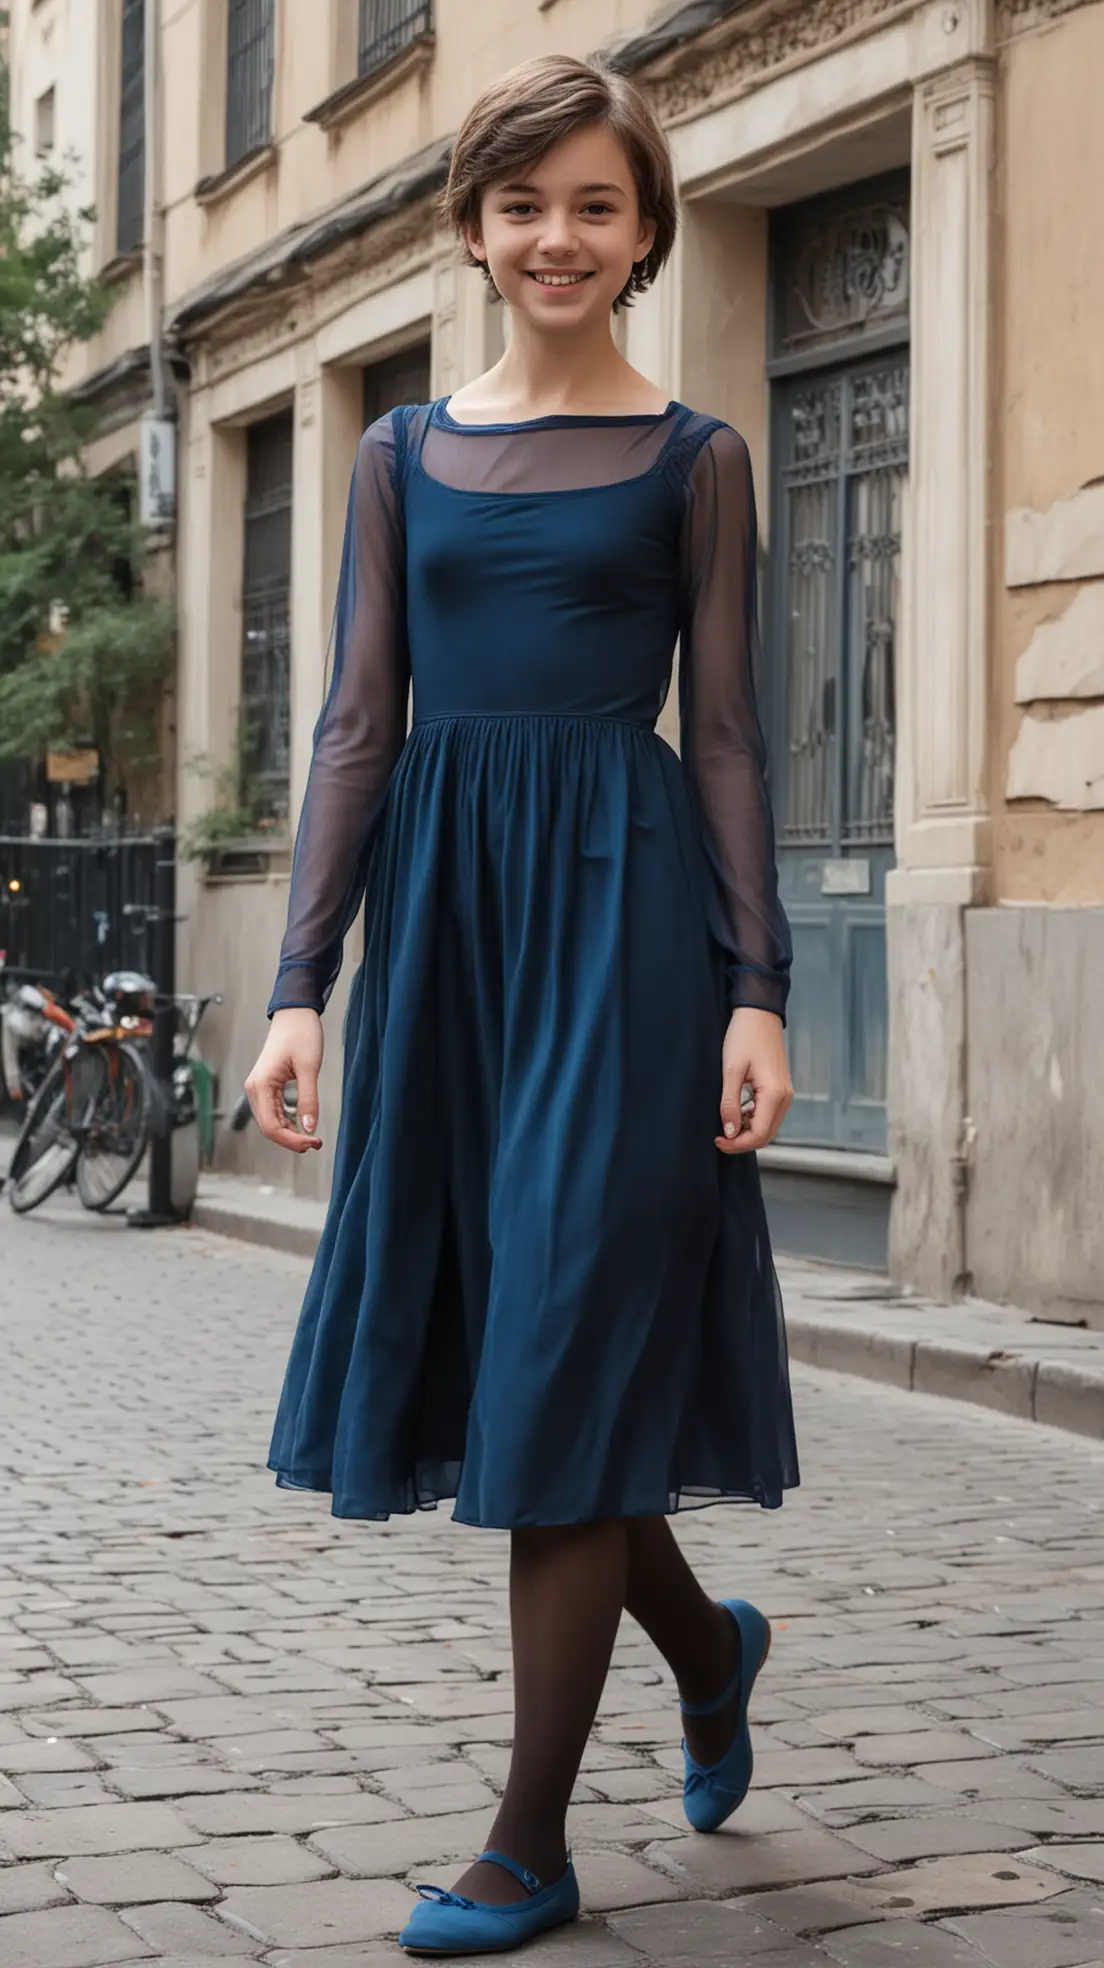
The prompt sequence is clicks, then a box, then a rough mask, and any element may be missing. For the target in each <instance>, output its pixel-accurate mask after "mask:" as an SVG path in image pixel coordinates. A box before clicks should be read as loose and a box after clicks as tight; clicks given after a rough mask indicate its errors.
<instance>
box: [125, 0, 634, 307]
mask: <svg viewBox="0 0 1104 1968" xmlns="http://www.w3.org/2000/svg"><path fill="white" fill-rule="evenodd" d="M651 11H652V9H651V8H650V6H649V5H648V4H647V0H556V4H555V5H553V6H548V7H541V6H539V5H538V4H537V0H526V4H525V5H521V6H519V5H518V0H479V4H478V6H473V5H472V4H471V0H437V5H436V21H435V31H436V42H437V45H436V52H435V57H434V59H433V60H432V62H429V63H427V64H426V65H425V66H423V67H421V68H418V69H417V70H416V71H415V72H414V73H413V74H411V75H409V76H407V77H406V78H405V79H404V80H401V81H399V82H397V83H396V84H395V85H394V86H390V87H387V88H385V89H383V90H382V92H381V93H380V94H378V95H377V96H376V97H374V99H373V100H372V101H371V103H369V104H367V105H366V106H365V107H364V108H363V109H361V110H359V111H358V112H357V113H356V114H354V115H352V116H350V117H349V118H348V120H347V121H344V122H343V123H342V124H341V125H340V127H338V128H336V129H334V130H332V131H327V130H325V129H323V128H321V126H320V125H318V124H317V123H309V122H305V121H304V118H305V116H306V114H307V112H308V111H310V110H312V109H315V108H316V107H317V106H318V105H319V104H320V103H321V102H323V101H324V99H325V98H326V97H328V96H329V95H330V94H331V93H332V92H333V90H335V89H336V88H337V87H338V86H339V85H340V84H342V83H344V82H346V81H349V80H351V78H352V70H351V69H349V68H347V67H345V66H343V65H342V64H341V63H340V62H339V60H338V55H337V50H338V49H339V48H340V47H341V46H342V45H344V46H345V47H349V46H350V45H351V42H350V38H349V37H350V33H351V30H352V24H353V22H354V19H355V14H356V4H355V0H310V4H309V5H293V6H287V5H284V6H281V7H279V8H278V9H277V51H276V87H275V91H274V95H273V106H272V124H273V149H274V153H275V154H274V158H273V161H272V164H271V167H270V168H269V169H267V170H264V171H262V172H261V173H260V174H259V175H257V176H255V177H253V178H252V179H251V180H250V181H249V182H248V183H247V184H244V185H242V186H241V187H240V188H239V189H236V190H234V191H233V192H231V193H230V194H229V195H228V196H227V197H226V198H225V199H220V200H218V202H216V203H214V204H208V205H206V206H204V205H201V204H198V203H197V202H196V200H195V198H194V195H193V194H194V190H195V186H196V183H197V182H198V180H199V179H200V178H202V177H204V176H206V175H209V174H212V173H215V172H217V171H218V170H220V169H221V168H222V163H223V159H222V157H221V156H220V154H219V146H220V142H221V133H222V104H221V102H220V101H219V99H218V88H217V83H215V82H214V81H213V79H212V78H213V77H214V76H215V73H216V70H217V68H218V64H219V60H220V53H221V47H222V37H223V34H224V19H225V16H224V10H223V7H222V6H221V5H220V4H219V0H184V4H179V0H174V4H172V5H168V4H166V5H165V6H164V11H163V20H164V64H165V74H166V76H167V77H170V78H171V87H169V88H168V89H167V90H166V103H165V169H166V175H165V201H166V208H167V210H166V269H167V299H168V300H169V302H170V304H171V302H172V301H173V300H174V299H176V298H178V297H179V296H180V295H181V294H184V293H186V292H188V291H189V290H190V289H191V288H192V287H194V286H196V285H197V284H198V283H199V282H200V281H201V280H202V279H204V278H205V277H206V275H207V274H208V273H210V272H211V271H213V270H214V268H216V267H218V266H222V265H225V264H226V263H227V262H228V261H230V260H233V259H237V258H239V257H240V256H241V255H242V254H244V253H247V252H249V251H250V250H251V249H252V248H254V247H257V246H260V245H262V244H263V243H264V242H265V241H267V240H269V239H271V238H273V236H274V235H275V234H276V233H278V232H281V231H282V230H283V229H284V228H285V227H287V226H291V225H295V224H298V223H299V222H300V221H302V220H303V219H305V218H307V217H309V216H311V215H312V214H313V213H315V212H318V211H320V210H321V209H323V208H324V207H325V206H326V205H328V204H330V203H331V202H332V201H333V200H334V199H337V198H341V197H342V196H344V195H345V194H347V193H349V192H353V191H356V190H357V189H358V188H359V187H360V186H362V185H364V184H366V183H368V182H370V180H371V179H373V178H375V177H377V176H379V175H380V174H381V173H382V172H384V171H386V170H388V169H389V168H390V167H391V166H393V165H395V164H397V163H399V162H400V161H401V160H402V159H403V158H405V157H409V156H411V155H412V154H413V153H415V152H416V151H418V150H420V149H421V148H422V147H423V146H424V145H426V144H428V143H429V142H430V141H431V140H432V139H434V138H436V137H442V136H445V135H447V133H448V132H449V131H450V130H454V129H456V128H457V126H458V125H459V123H460V121H461V120H462V117H463V115H464V112H465V110H466V109H467V108H468V107H469V105H470V104H471V102H472V100H473V98H474V97H475V95H476V94H477V93H478V92H479V90H480V89H481V88H483V87H484V86H485V85H486V84H487V83H488V82H490V81H492V80H493V79H494V78H495V77H496V76H497V75H500V74H502V73H503V71H504V70H506V69H508V68H510V67H512V66H513V65H514V64H515V63H516V62H520V61H524V60H525V59H527V58H528V57H530V56H532V55H537V54H543V53H563V52H569V53H573V54H580V55H583V54H587V53H589V51H590V50H591V49H592V48H594V47H596V46H597V45H599V43H601V42H602V41H604V40H605V39H607V38H608V37H609V36H610V35H611V34H614V33H616V32H620V31H622V30H628V29H630V28H631V27H633V26H635V25H637V24H639V23H641V22H642V21H643V20H644V19H645V18H646V16H647V15H648V14H649V13H650V12H651ZM343 16H344V17H347V18H344V19H342V17H343ZM339 26H341V27H343V30H344V32H343V33H339V32H338V28H339Z"/></svg>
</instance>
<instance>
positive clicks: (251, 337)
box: [197, 203, 435, 383]
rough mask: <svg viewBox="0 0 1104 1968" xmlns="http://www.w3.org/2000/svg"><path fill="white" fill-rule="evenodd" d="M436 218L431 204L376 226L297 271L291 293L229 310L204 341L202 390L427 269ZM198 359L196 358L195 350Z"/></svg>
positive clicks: (283, 292) (280, 292)
mask: <svg viewBox="0 0 1104 1968" xmlns="http://www.w3.org/2000/svg"><path fill="white" fill-rule="evenodd" d="M434 237H435V217H434V213H433V210H432V207H431V206H430V205H429V204H428V203H427V204H424V205H423V206H421V207H420V208H419V209H418V210H417V211H412V212H404V213H402V214H401V215H399V216H397V217H396V218H394V219H392V220H390V221H385V222H384V223H383V224H382V225H379V226H374V227H373V228H372V230H371V231H369V232H366V233H363V234H361V235H360V236H359V237H358V238H357V239H355V240H353V241H350V242H349V243H348V244H346V245H345V246H344V247H343V248H342V249H341V251H340V252H337V253H334V254H331V255H330V256H329V257H328V258H327V259H325V260H320V261H317V262H314V263H312V264H311V265H310V266H309V267H307V268H305V269H300V270H299V278H298V280H297V281H296V282H295V284H294V285H292V286H284V287H282V288H281V289H279V290H278V291H277V292H275V293H273V294H271V295H268V296H265V297H264V298H263V299H256V298H252V297H251V298H250V300H249V301H237V302H235V303H231V304H230V305H229V306H228V307H227V309H226V311H225V312H224V313H223V315H222V316H221V317H216V318H215V319H214V320H212V322H211V323H210V325H209V327H208V329H207V333H206V334H205V335H204V336H203V338H202V340H203V344H204V356H205V362H204V373H203V381H204V382H211V383H214V382H218V381H220V380H221V378H222V377H224V376H228V375H231V374H233V372H234V371H235V370H237V369H244V368H246V367H248V365H249V364H250V363H251V362H257V361H260V360H261V359H262V358H263V357H264V356H268V355H275V354H277V353H278V352H279V351H280V350H281V349H283V348H287V347H290V346H292V345H293V344H294V343H296V342H299V341H301V340H302V338H303V336H304V335H306V334H309V333H313V332H314V331H315V330H317V329H319V328H322V327H324V326H325V325H326V324H327V323H328V322H330V321H333V320H335V319H336V318H337V317H338V316H339V315H340V314H342V313H343V312H344V310H345V309H346V308H348V307H352V306H354V305H355V304H356V303H357V302H358V301H363V300H367V299H368V297H369V296H370V295H372V294H375V293H378V292H379V291H380V290H381V289H382V288H386V287H392V286H394V284H395V282H396V281H398V280H401V279H403V278H404V277H405V276H406V275H407V274H410V273H416V272H418V271H419V270H420V269H421V268H422V267H424V266H427V265H428V264H429V263H430V261H431V259H432V257H433V251H434ZM197 354H198V350H197Z"/></svg>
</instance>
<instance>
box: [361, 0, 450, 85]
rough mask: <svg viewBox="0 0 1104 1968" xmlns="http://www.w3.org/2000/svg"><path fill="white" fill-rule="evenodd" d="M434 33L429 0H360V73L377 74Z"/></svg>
mask: <svg viewBox="0 0 1104 1968" xmlns="http://www.w3.org/2000/svg"><path fill="white" fill-rule="evenodd" d="M432 31H433V7H432V5H431V4H430V0H360V36H359V43H358V53H357V74H358V75H361V76H363V75H372V74H374V73H375V71H376V69H377V68H383V67H385V66H386V64H387V63H388V62H389V61H391V60H392V59H393V58H394V56H395V55H398V54H401V53H402V50H403V49H404V48H408V47H409V46H410V43H411V42H412V41H417V40H419V39H420V38H421V36H422V35H423V34H430V33H432Z"/></svg>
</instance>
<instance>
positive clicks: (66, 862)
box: [0, 834, 171, 984]
mask: <svg viewBox="0 0 1104 1968" xmlns="http://www.w3.org/2000/svg"><path fill="white" fill-rule="evenodd" d="M165 838H166V836H165V835H164V834H162V835H154V834H133V835H129V834H128V835H120V836H119V837H118V838H106V839H95V838H92V839H82V840H34V839H32V838H30V837H29V836H26V835H18V834H0V950H3V951H4V952H5V953H6V955H5V964H4V968H5V970H6V972H7V973H8V974H9V975H11V974H12V973H13V972H15V973H16V974H21V973H26V974H27V975H28V976H30V977H33V978H35V979H38V980H41V981H43V982H46V983H54V984H57V983H60V982H61V980H63V979H64V978H65V977H66V976H67V975H72V976H73V977H75V978H77V979H81V980H88V979H92V978H96V977H102V976H103V974H104V972H105V971H109V970H118V969H134V968H138V969H148V968H149V952H148V951H147V948H146V941H145V930H144V928H143V927H142V925H143V922H144V917H143V915H142V914H141V913H138V914H137V915H135V914H134V913H128V909H130V910H131V911H133V909H134V906H135V905H139V910H140V911H141V910H145V909H148V908H150V907H152V906H153V904H154V902H155V901H156V892H155V885H156V879H157V864H158V855H159V852H160V849H161V846H162V844H163V842H164V840H165ZM168 838H169V839H171V834H170V835H169V836H168ZM136 925H137V927H136Z"/></svg>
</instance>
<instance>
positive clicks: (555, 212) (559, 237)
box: [540, 205, 578, 260]
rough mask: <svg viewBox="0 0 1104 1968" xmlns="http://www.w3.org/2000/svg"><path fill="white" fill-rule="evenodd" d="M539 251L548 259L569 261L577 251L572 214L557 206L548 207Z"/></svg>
mask: <svg viewBox="0 0 1104 1968" xmlns="http://www.w3.org/2000/svg"><path fill="white" fill-rule="evenodd" d="M540 250H541V252H542V253H545V254H547V256H548V258H549V259H552V258H556V259H557V260H561V259H569V258H571V256H572V255H573V254H574V253H575V252H576V251H577V250H578V248H577V245H576V240H575V222H574V219H573V217H572V214H571V213H570V212H569V211H567V210H565V209H561V208H558V207H557V206H554V205H553V206H550V207H549V209H548V212H547V213H546V215H545V221H544V224H543V226H542V227H541V234H540Z"/></svg>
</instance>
